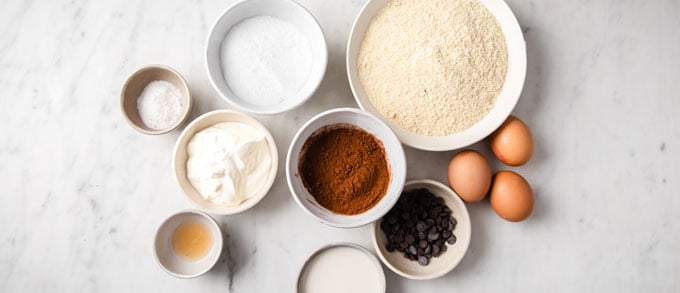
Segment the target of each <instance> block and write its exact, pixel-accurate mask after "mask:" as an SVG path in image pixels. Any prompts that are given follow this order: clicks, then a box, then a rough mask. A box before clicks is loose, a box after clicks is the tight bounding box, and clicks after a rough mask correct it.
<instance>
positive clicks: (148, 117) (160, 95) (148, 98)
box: [137, 80, 184, 129]
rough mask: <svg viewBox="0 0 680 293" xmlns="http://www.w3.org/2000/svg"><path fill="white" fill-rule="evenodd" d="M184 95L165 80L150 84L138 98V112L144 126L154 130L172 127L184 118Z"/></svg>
mask: <svg viewBox="0 0 680 293" xmlns="http://www.w3.org/2000/svg"><path fill="white" fill-rule="evenodd" d="M183 107H184V105H183V103H182V93H181V92H180V91H179V89H177V87H175V86H174V85H173V84H172V83H170V82H167V81H164V80H155V81H152V82H150V83H149V84H148V85H146V87H144V90H143V91H142V93H141V94H140V95H139V97H138V98H137V111H138V112H139V118H141V119H142V122H143V123H144V125H146V126H147V127H149V128H153V129H167V128H169V127H172V126H173V125H174V124H175V123H177V121H179V120H180V119H181V117H182V108H183Z"/></svg>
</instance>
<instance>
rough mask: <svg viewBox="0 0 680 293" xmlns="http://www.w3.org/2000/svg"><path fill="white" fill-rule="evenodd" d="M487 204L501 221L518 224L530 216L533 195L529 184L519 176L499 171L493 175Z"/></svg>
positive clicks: (532, 206) (510, 172) (511, 172)
mask: <svg viewBox="0 0 680 293" xmlns="http://www.w3.org/2000/svg"><path fill="white" fill-rule="evenodd" d="M489 202H490V203H491V207H492V208H493V210H494V211H496V213H497V214H498V215H499V216H501V217H502V218H503V219H506V220H508V221H511V222H519V221H522V220H525V219H526V218H528V217H529V216H530V215H531V212H532V211H533V209H534V193H533V191H532V190H531V186H530V185H529V182H527V180H526V179H524V177H522V176H521V175H519V174H517V173H515V172H513V171H507V170H506V171H500V172H498V173H496V175H494V178H493V183H492V185H491V192H490V194H489Z"/></svg>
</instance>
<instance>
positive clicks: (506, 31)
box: [346, 0, 526, 151]
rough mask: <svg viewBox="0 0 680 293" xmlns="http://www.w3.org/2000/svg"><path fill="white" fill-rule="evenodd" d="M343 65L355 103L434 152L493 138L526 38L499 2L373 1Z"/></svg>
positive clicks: (521, 64) (515, 88)
mask: <svg viewBox="0 0 680 293" xmlns="http://www.w3.org/2000/svg"><path fill="white" fill-rule="evenodd" d="M346 61H347V73H348V78H349V82H350V86H351V88H352V92H353V93H354V97H355V99H356V101H357V103H358V104H359V106H360V107H361V108H362V109H363V110H366V111H368V112H370V113H372V114H375V115H376V116H378V117H379V118H381V119H382V120H383V121H385V122H386V123H387V124H388V125H389V126H390V127H391V128H392V129H393V130H394V132H395V133H396V134H397V136H398V137H399V139H400V140H401V142H402V143H404V144H406V145H408V146H411V147H414V148H418V149H423V150H432V151H445V150H454V149H459V148H463V147H466V146H469V145H471V144H473V143H475V142H477V141H479V140H481V139H483V138H485V137H486V136H488V135H489V134H491V133H492V132H493V131H494V130H496V129H497V128H498V127H499V126H500V125H501V124H502V123H503V121H505V119H506V118H507V117H508V116H509V115H510V113H511V112H512V109H513V108H514V107H515V105H516V103H517V101H518V100H519V97H520V94H521V92H522V87H523V85H524V78H525V76H526V47H525V43H524V37H523V35H522V31H521V29H520V26H519V23H518V22H517V19H516V18H515V16H514V14H513V13H512V11H511V10H510V8H509V7H508V6H507V5H506V4H505V2H504V1H503V0H428V1H421V0H370V1H368V2H367V3H366V5H365V6H364V8H363V9H362V10H361V12H360V13H359V16H358V17H357V19H356V20H355V22H354V26H353V28H352V31H351V33H350V38H349V42H348V45H347V60H346Z"/></svg>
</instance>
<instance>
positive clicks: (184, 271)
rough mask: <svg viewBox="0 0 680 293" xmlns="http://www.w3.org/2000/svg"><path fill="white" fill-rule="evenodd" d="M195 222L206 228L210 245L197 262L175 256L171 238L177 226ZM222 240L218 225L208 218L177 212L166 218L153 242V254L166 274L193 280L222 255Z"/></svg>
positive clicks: (199, 213)
mask: <svg viewBox="0 0 680 293" xmlns="http://www.w3.org/2000/svg"><path fill="white" fill-rule="evenodd" d="M188 221H197V222H200V223H202V224H203V225H205V226H206V227H208V229H209V230H210V235H211V238H212V240H213V241H212V245H211V248H210V250H209V251H208V253H207V254H206V256H204V257H203V258H201V259H199V260H188V259H186V258H183V257H182V256H179V255H177V253H175V251H174V250H173V248H172V238H173V236H174V234H175V230H176V229H177V227H179V225H181V224H183V223H186V222H188ZM222 246H223V239H222V230H220V226H219V224H217V222H216V221H215V220H214V219H213V218H211V217H210V216H208V215H206V214H204V213H202V212H199V211H193V210H187V211H183V212H179V213H177V214H174V215H172V216H170V217H168V218H167V219H166V220H165V221H164V222H163V224H161V226H160V227H158V230H157V231H156V238H155V240H154V252H155V254H156V260H157V261H158V264H159V265H160V266H161V268H163V270H165V271H166V272H167V273H168V274H170V275H172V276H175V277H177V278H194V277H198V276H200V275H202V274H205V273H206V272H207V271H209V270H210V269H211V268H212V267H213V266H214V265H215V263H217V260H218V259H219V258H220V254H221V253H222Z"/></svg>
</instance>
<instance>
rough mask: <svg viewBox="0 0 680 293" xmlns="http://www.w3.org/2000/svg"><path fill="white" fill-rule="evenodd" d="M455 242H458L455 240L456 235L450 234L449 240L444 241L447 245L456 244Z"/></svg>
mask: <svg viewBox="0 0 680 293" xmlns="http://www.w3.org/2000/svg"><path fill="white" fill-rule="evenodd" d="M456 240H458V239H457V238H456V235H453V234H451V237H449V239H446V242H447V243H448V244H455V243H456Z"/></svg>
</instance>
